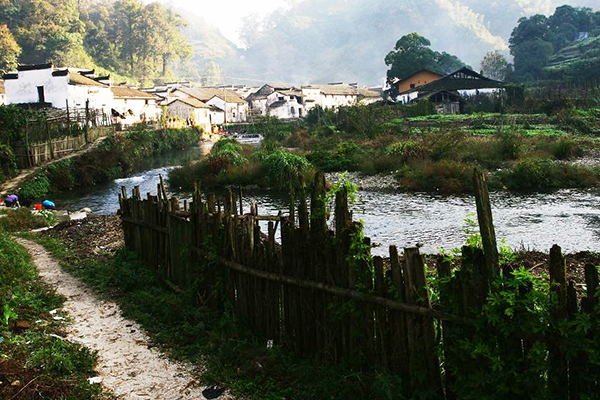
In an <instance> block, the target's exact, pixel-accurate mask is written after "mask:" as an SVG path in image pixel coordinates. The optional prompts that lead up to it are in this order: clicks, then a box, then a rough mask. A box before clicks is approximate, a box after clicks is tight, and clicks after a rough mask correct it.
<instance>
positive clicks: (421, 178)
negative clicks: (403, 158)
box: [396, 160, 474, 194]
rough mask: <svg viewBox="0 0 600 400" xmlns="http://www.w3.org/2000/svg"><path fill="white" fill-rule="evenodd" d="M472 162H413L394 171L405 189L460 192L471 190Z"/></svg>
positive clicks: (445, 192)
mask: <svg viewBox="0 0 600 400" xmlns="http://www.w3.org/2000/svg"><path fill="white" fill-rule="evenodd" d="M473 168H474V166H473V165H472V164H466V163H463V162H460V161H452V160H441V161H425V162H418V163H417V162H413V163H409V164H406V165H405V166H403V167H402V168H400V169H399V170H398V172H396V179H397V180H398V182H399V183H400V186H401V187H402V188H404V189H405V190H411V191H426V192H439V193H441V194H451V193H462V192H469V191H471V190H472V187H473V183H472V177H473Z"/></svg>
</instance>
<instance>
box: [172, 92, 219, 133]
mask: <svg viewBox="0 0 600 400" xmlns="http://www.w3.org/2000/svg"><path fill="white" fill-rule="evenodd" d="M167 112H168V115H169V117H179V118H182V119H185V120H188V121H190V123H191V125H194V126H198V127H200V128H202V130H204V132H211V121H210V106H209V105H207V104H205V103H203V102H201V101H200V100H197V99H194V98H179V99H175V100H171V102H170V103H169V105H168V106H167Z"/></svg>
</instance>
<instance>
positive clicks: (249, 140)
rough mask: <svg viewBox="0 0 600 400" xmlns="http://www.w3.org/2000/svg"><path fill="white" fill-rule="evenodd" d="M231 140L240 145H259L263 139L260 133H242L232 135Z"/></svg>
mask: <svg viewBox="0 0 600 400" xmlns="http://www.w3.org/2000/svg"><path fill="white" fill-rule="evenodd" d="M232 139H233V140H235V141H236V142H238V143H241V144H259V143H260V142H262V141H263V139H264V138H263V135H261V134H260V133H244V134H240V135H234V136H233V137H232Z"/></svg>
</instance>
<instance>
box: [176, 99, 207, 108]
mask: <svg viewBox="0 0 600 400" xmlns="http://www.w3.org/2000/svg"><path fill="white" fill-rule="evenodd" d="M176 101H181V102H182V103H185V104H187V105H188V106H192V107H194V108H210V107H209V106H208V105H207V104H204V103H203V102H201V101H200V100H197V99H184V98H182V97H180V98H177V99H175V100H173V101H172V102H170V103H169V105H171V104H173V103H175V102H176Z"/></svg>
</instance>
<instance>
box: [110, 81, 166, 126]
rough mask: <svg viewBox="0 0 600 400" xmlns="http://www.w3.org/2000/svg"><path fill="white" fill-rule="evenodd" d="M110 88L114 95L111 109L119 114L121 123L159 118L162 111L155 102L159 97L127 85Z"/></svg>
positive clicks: (156, 119) (129, 123)
mask: <svg viewBox="0 0 600 400" xmlns="http://www.w3.org/2000/svg"><path fill="white" fill-rule="evenodd" d="M110 90H111V91H112V93H113V96H114V101H113V103H112V110H114V111H116V112H117V113H119V114H120V115H121V118H122V120H121V123H122V124H123V125H133V124H137V123H141V122H149V121H158V119H159V118H160V115H161V112H162V111H161V108H160V106H159V105H158V104H157V103H158V101H160V97H158V96H156V95H154V94H152V93H147V92H143V91H141V90H138V89H134V88H130V87H127V86H113V87H111V88H110ZM113 115H114V113H113Z"/></svg>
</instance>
